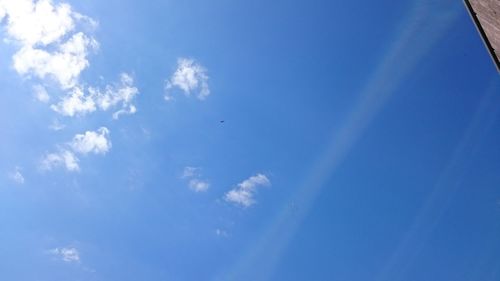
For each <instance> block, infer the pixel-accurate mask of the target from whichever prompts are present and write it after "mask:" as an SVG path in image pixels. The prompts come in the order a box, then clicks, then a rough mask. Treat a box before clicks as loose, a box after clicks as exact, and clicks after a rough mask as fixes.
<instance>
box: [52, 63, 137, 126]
mask: <svg viewBox="0 0 500 281" xmlns="http://www.w3.org/2000/svg"><path fill="white" fill-rule="evenodd" d="M137 94H139V90H138V89H137V88H136V87H135V86H134V80H133V78H132V77H131V76H130V75H129V74H126V73H122V74H121V75H120V82H119V83H118V84H114V85H108V86H106V88H105V89H104V90H101V89H98V88H93V87H89V88H88V91H85V89H83V88H81V87H74V88H73V90H72V92H70V93H68V94H67V95H65V96H64V97H63V98H62V99H61V101H60V102H59V103H58V104H55V105H52V106H51V108H52V109H53V110H54V111H56V112H58V113H59V114H61V115H64V116H70V117H72V116H77V115H85V114H87V113H91V112H94V111H96V110H97V109H100V110H102V111H107V110H109V109H111V108H114V107H117V106H119V107H120V109H119V110H118V111H116V112H115V113H113V118H114V119H118V118H119V117H120V115H122V114H133V113H135V112H136V111H137V109H136V107H135V106H134V105H133V104H132V102H133V100H134V98H135V96H136V95H137Z"/></svg>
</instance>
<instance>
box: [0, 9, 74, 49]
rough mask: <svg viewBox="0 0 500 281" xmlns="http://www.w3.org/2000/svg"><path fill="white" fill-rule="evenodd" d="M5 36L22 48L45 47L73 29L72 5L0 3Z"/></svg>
mask: <svg viewBox="0 0 500 281" xmlns="http://www.w3.org/2000/svg"><path fill="white" fill-rule="evenodd" d="M2 8H3V11H4V13H5V14H6V15H7V16H8V19H7V33H8V34H9V35H10V36H11V37H12V38H13V39H16V40H17V41H19V42H21V43H22V44H24V45H31V46H33V45H48V44H50V43H53V42H55V41H57V40H59V39H60V38H61V37H62V36H64V35H65V34H67V33H68V32H69V31H71V30H73V29H74V27H75V23H74V16H73V12H72V10H71V6H69V5H68V4H65V3H63V4H59V5H54V4H52V1H50V0H39V1H36V2H35V1H32V0H1V1H0V9H2ZM0 14H1V13H0Z"/></svg>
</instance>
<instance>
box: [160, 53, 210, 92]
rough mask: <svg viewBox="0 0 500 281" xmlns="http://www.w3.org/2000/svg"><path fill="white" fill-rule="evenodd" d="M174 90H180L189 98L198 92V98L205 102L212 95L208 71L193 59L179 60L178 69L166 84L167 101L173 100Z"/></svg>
mask: <svg viewBox="0 0 500 281" xmlns="http://www.w3.org/2000/svg"><path fill="white" fill-rule="evenodd" d="M173 88H178V89H180V90H181V91H182V92H183V93H184V95H186V96H188V97H189V96H191V94H193V92H196V93H195V95H196V97H197V98H198V99H200V100H204V99H205V98H207V97H208V96H209V95H210V89H209V87H208V75H207V70H206V69H205V67H203V66H202V65H200V64H199V63H197V62H196V61H195V60H193V59H187V58H179V59H178V60H177V69H176V70H175V72H174V73H173V74H172V76H171V77H170V79H168V80H167V81H166V83H165V96H164V97H165V100H167V101H170V100H171V99H172V93H171V91H172V89H173Z"/></svg>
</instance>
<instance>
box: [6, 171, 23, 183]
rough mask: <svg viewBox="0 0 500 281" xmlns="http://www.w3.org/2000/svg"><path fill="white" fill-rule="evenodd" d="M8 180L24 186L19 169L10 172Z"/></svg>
mask: <svg viewBox="0 0 500 281" xmlns="http://www.w3.org/2000/svg"><path fill="white" fill-rule="evenodd" d="M9 178H10V179H11V180H12V181H13V182H15V183H17V184H24V176H23V174H22V173H21V168H20V167H16V168H15V169H14V171H12V172H10V173H9Z"/></svg>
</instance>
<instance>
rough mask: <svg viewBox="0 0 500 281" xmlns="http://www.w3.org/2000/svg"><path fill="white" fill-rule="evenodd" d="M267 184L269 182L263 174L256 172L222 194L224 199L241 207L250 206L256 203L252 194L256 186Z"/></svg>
mask: <svg viewBox="0 0 500 281" xmlns="http://www.w3.org/2000/svg"><path fill="white" fill-rule="evenodd" d="M269 185H271V182H270V181H269V179H268V178H267V177H266V176H265V175H263V174H257V175H255V176H252V177H250V178H248V179H246V180H244V181H242V182H241V183H239V184H238V186H237V187H236V188H234V189H232V190H230V191H229V192H227V193H226V194H225V195H224V200H226V201H227V202H231V203H233V204H236V205H241V206H243V207H250V206H251V205H253V204H255V203H256V201H255V199H254V196H255V194H256V193H257V188H258V187H260V186H269Z"/></svg>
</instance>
